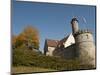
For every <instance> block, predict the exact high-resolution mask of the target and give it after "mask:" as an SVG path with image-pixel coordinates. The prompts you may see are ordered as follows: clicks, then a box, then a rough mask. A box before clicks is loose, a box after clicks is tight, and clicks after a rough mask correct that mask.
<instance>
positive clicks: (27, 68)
mask: <svg viewBox="0 0 100 75" xmlns="http://www.w3.org/2000/svg"><path fill="white" fill-rule="evenodd" d="M47 71H49V72H50V71H56V70H53V69H46V68H40V67H31V66H16V67H12V69H11V72H12V74H17V73H32V72H47Z"/></svg>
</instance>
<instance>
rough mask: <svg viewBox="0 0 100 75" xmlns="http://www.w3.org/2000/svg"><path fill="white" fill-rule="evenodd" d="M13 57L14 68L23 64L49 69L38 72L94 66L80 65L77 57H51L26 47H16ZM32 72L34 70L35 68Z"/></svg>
mask: <svg viewBox="0 0 100 75" xmlns="http://www.w3.org/2000/svg"><path fill="white" fill-rule="evenodd" d="M12 57H13V58H12V59H13V62H12V64H13V65H12V67H13V68H17V67H20V66H23V67H38V68H43V69H48V70H41V69H40V70H39V71H36V72H44V71H65V70H80V69H92V68H93V66H92V65H88V64H86V65H80V62H79V60H77V59H72V60H66V59H62V58H58V57H49V56H45V55H43V54H41V53H40V52H39V51H35V50H28V49H27V48H24V47H21V48H17V49H14V50H13V56H12ZM13 68H12V69H13ZM27 69H28V68H27ZM12 71H13V70H12ZM22 72H23V71H22ZM31 72H34V69H33V71H31ZM15 73H16V72H15Z"/></svg>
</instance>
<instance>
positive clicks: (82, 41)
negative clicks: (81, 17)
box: [71, 18, 95, 67]
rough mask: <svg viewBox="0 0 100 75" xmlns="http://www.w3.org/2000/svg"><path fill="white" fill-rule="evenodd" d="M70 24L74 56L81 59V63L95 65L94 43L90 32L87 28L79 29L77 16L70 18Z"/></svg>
mask: <svg viewBox="0 0 100 75" xmlns="http://www.w3.org/2000/svg"><path fill="white" fill-rule="evenodd" d="M71 25H72V32H73V36H74V39H75V45H76V56H77V57H78V58H79V59H80V60H81V64H90V65H93V66H94V67H95V45H94V39H93V35H92V32H91V31H90V30H89V29H84V30H83V29H79V27H78V20H77V18H73V19H72V20H71Z"/></svg>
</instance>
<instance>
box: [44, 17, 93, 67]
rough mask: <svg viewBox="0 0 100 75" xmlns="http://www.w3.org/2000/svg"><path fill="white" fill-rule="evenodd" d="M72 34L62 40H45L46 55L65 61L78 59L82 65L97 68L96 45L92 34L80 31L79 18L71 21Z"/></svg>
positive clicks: (88, 31) (86, 30) (85, 30)
mask: <svg viewBox="0 0 100 75" xmlns="http://www.w3.org/2000/svg"><path fill="white" fill-rule="evenodd" d="M71 26H72V34H70V35H68V36H67V37H64V38H63V39H61V40H50V39H46V40H45V46H44V54H45V55H46V56H56V57H62V58H65V59H74V58H78V59H79V60H81V63H82V64H84V63H85V64H91V65H94V66H95V45H94V40H93V35H92V32H91V31H90V30H88V29H84V30H83V29H81V30H80V29H79V25H78V20H77V18H73V19H72V20H71Z"/></svg>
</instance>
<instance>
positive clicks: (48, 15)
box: [12, 1, 96, 50]
mask: <svg viewBox="0 0 100 75" xmlns="http://www.w3.org/2000/svg"><path fill="white" fill-rule="evenodd" d="M95 10H96V9H95V6H82V5H69V4H55V3H53V4H51V3H36V2H18V1H17V2H16V1H13V4H12V33H13V34H15V35H18V34H19V33H20V32H21V31H22V30H23V28H24V27H25V26H28V25H32V26H33V27H36V28H37V29H38V30H39V34H40V49H41V50H43V48H44V42H45V39H46V38H48V39H55V40H60V39H62V38H63V37H65V36H67V35H68V34H70V33H71V32H72V30H71V25H70V21H71V19H72V18H73V16H77V17H78V20H79V27H80V29H86V28H89V29H91V30H92V31H93V33H94V36H95V25H96V21H95V14H96V12H95ZM82 17H84V18H85V19H86V23H85V22H84V21H83V19H82Z"/></svg>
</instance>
